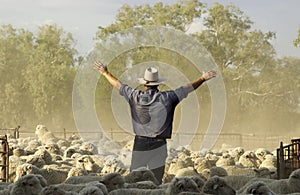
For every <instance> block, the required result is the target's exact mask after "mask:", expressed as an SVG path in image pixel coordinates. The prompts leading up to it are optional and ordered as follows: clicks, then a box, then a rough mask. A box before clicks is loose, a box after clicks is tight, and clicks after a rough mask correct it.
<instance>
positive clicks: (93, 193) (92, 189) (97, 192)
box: [78, 186, 104, 195]
mask: <svg viewBox="0 0 300 195" xmlns="http://www.w3.org/2000/svg"><path fill="white" fill-rule="evenodd" d="M78 195H104V193H103V192H102V190H101V189H99V188H98V187H96V186H87V187H85V188H83V189H82V190H81V191H80V192H79V194H78Z"/></svg>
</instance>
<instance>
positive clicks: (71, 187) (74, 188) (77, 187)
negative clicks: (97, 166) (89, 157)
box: [53, 181, 108, 194]
mask: <svg viewBox="0 0 300 195" xmlns="http://www.w3.org/2000/svg"><path fill="white" fill-rule="evenodd" d="M53 186H55V187H57V188H59V189H61V190H63V191H67V192H73V193H75V192H76V193H79V192H81V191H82V190H83V189H85V188H87V187H91V186H94V187H97V188H98V189H100V190H101V191H102V193H103V194H108V191H107V188H106V186H105V185H104V184H102V183H100V182H99V181H92V182H87V183H79V184H68V183H60V184H56V185H53Z"/></svg>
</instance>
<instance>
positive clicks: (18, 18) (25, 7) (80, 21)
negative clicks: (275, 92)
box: [0, 0, 300, 57]
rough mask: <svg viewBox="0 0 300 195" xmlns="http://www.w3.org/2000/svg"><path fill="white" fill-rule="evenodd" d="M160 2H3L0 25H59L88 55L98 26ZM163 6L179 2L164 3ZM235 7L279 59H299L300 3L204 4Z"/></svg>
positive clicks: (236, 0)
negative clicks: (271, 37) (271, 35)
mask: <svg viewBox="0 0 300 195" xmlns="http://www.w3.org/2000/svg"><path fill="white" fill-rule="evenodd" d="M156 2H158V1H157V0H127V1H124V0H0V5H1V6H0V24H12V25H13V26H14V27H16V28H25V29H28V30H30V31H32V32H35V31H36V29H37V27H38V26H39V25H43V24H49V23H56V24H58V25H60V26H62V27H63V29H64V30H65V31H66V32H71V33H72V34H73V37H74V38H75V39H76V40H77V45H76V48H77V49H78V50H79V51H80V53H81V54H86V53H88V52H89V51H90V49H92V47H93V37H94V36H95V34H96V31H97V27H98V26H107V25H109V24H111V23H112V22H113V21H114V19H115V15H116V13H117V12H118V10H119V8H120V7H121V6H122V5H123V4H125V3H126V4H129V5H141V4H154V3H156ZM162 2H163V3H164V4H170V3H175V2H177V0H166V1H162ZM201 2H203V3H207V4H208V5H209V6H211V5H213V4H214V2H219V3H221V4H224V5H226V4H229V3H233V4H234V5H236V6H238V7H239V8H240V9H241V10H242V11H243V12H244V13H245V14H246V15H248V16H249V17H250V19H251V20H252V21H253V22H254V25H253V29H259V30H262V31H263V32H267V31H273V32H275V33H276V34H277V39H276V40H275V41H273V42H272V44H273V45H274V47H275V49H276V51H277V53H278V55H279V56H296V57H300V48H295V47H294V46H293V40H294V39H296V37H297V31H298V28H299V27H300V14H299V8H300V0H202V1H201Z"/></svg>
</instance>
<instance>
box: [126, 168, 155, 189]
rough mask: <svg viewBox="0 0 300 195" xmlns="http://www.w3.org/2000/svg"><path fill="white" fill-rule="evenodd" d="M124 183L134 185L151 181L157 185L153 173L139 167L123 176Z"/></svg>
mask: <svg viewBox="0 0 300 195" xmlns="http://www.w3.org/2000/svg"><path fill="white" fill-rule="evenodd" d="M124 178H125V182H126V183H134V182H139V181H152V182H153V183H155V184H157V185H158V184H159V182H158V181H157V179H156V177H155V175H154V173H153V172H152V171H151V170H150V169H148V168H146V167H140V168H137V169H134V170H132V171H131V172H130V173H129V174H127V175H125V176H124Z"/></svg>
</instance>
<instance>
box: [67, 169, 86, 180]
mask: <svg viewBox="0 0 300 195" xmlns="http://www.w3.org/2000/svg"><path fill="white" fill-rule="evenodd" d="M84 175H88V172H87V171H86V170H84V169H82V168H78V167H72V168H71V169H70V171H69V172H68V176H67V178H70V177H72V176H84Z"/></svg>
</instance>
